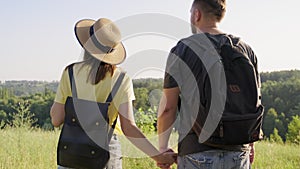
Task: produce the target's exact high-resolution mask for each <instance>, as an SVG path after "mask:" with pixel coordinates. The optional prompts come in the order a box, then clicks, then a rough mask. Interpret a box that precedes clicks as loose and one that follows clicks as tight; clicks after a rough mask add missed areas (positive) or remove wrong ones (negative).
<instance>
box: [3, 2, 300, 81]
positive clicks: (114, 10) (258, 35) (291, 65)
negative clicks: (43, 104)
mask: <svg viewBox="0 0 300 169" xmlns="http://www.w3.org/2000/svg"><path fill="white" fill-rule="evenodd" d="M191 4H192V0H189V1H187V0H151V1H144V0H127V1H124V0H97V1H96V0H43V1H37V0H9V1H0V8H1V9H0V19H1V27H0V37H1V40H0V49H1V50H0V57H1V62H0V72H1V73H0V81H2V82H3V81H6V80H45V81H53V80H59V79H60V75H61V73H62V70H63V69H64V68H65V66H67V65H68V64H70V63H73V62H75V61H79V60H80V59H81V58H82V49H81V47H80V45H79V43H78V42H77V40H76V38H75V35H74V25H75V23H76V22H77V21H78V20H80V19H95V20H96V19H98V18H103V17H105V18H109V19H111V20H112V21H114V22H116V24H117V25H118V26H119V27H120V30H121V33H122V35H124V37H123V39H122V40H123V43H124V45H125V47H126V49H127V59H126V60H125V62H124V63H123V64H121V65H120V66H121V67H123V68H124V69H125V70H126V71H128V72H129V73H130V75H131V76H132V78H141V77H148V76H154V77H163V69H164V66H165V60H166V57H167V54H168V52H169V50H170V49H171V48H172V47H173V46H175V45H176V43H177V41H178V40H180V39H181V38H184V37H187V36H189V35H191V33H190V28H189V17H190V7H191ZM299 6H300V1H297V0H285V1H282V0H272V1H271V0H264V1H261V0H251V1H246V0H228V2H227V13H226V15H225V18H224V20H223V21H222V22H221V23H220V28H221V29H222V30H223V31H224V32H227V33H230V34H233V35H236V36H239V37H241V38H242V39H243V40H244V41H246V42H247V43H248V44H249V45H250V46H251V47H252V48H253V50H254V51H255V53H256V55H257V57H258V61H259V70H260V71H261V72H266V71H279V70H292V69H300V61H298V59H297V57H299V55H300V54H299V52H298V49H299V47H298V44H299V39H300V33H299V30H300V22H299V18H298V16H299V15H298V13H297V11H298V10H299V9H298V7H299ZM141 18H143V19H141Z"/></svg>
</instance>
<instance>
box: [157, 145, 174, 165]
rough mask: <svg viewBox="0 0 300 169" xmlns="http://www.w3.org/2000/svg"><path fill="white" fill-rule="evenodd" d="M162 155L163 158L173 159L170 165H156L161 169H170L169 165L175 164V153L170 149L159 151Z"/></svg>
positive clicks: (159, 163) (158, 163)
mask: <svg viewBox="0 0 300 169" xmlns="http://www.w3.org/2000/svg"><path fill="white" fill-rule="evenodd" d="M161 152H162V155H164V156H170V157H172V159H173V162H172V163H161V162H158V161H157V163H156V165H157V166H158V167H159V168H161V169H171V165H172V164H173V163H174V162H175V163H177V153H175V152H174V151H173V150H172V149H167V150H161Z"/></svg>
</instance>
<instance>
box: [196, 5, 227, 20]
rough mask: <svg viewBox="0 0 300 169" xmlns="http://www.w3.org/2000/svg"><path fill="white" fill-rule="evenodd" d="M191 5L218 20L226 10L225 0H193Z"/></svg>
mask: <svg viewBox="0 0 300 169" xmlns="http://www.w3.org/2000/svg"><path fill="white" fill-rule="evenodd" d="M193 5H194V6H195V7H197V8H198V9H201V10H202V11H203V12H204V13H206V14H209V15H212V16H214V17H215V18H216V19H217V21H218V22H220V21H221V20H222V19H223V17H224V15H225V12H226V0H194V2H193Z"/></svg>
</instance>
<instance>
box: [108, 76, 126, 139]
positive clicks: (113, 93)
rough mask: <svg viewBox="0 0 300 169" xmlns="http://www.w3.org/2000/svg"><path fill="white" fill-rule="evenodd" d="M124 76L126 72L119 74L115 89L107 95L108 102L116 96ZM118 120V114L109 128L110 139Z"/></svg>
mask: <svg viewBox="0 0 300 169" xmlns="http://www.w3.org/2000/svg"><path fill="white" fill-rule="evenodd" d="M124 77H125V72H121V74H120V75H119V77H118V79H117V81H116V83H115V85H114V87H113V89H112V90H111V92H110V93H109V95H108V97H107V99H106V102H107V103H110V102H111V101H112V99H113V97H114V96H115V94H116V93H117V91H118V90H119V88H120V86H121V84H122V81H123V79H124ZM117 120H118V116H117V117H116V119H115V121H114V123H113V125H112V126H111V128H110V130H109V133H108V139H109V141H110V140H111V137H112V135H113V131H114V129H115V127H116V124H117Z"/></svg>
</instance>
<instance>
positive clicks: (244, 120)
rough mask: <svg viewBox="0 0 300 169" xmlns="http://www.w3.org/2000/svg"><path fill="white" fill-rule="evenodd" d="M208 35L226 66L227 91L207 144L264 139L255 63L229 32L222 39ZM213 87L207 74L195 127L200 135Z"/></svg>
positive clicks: (262, 110) (232, 143) (226, 143)
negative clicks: (216, 122)
mask: <svg viewBox="0 0 300 169" xmlns="http://www.w3.org/2000/svg"><path fill="white" fill-rule="evenodd" d="M206 36H207V37H208V39H209V40H210V42H212V45H213V46H214V47H215V49H216V50H217V52H218V54H219V55H220V61H221V64H219V65H223V68H224V73H225V77H226V82H225V83H224V84H226V86H225V87H226V89H225V90H227V91H226V92H224V93H226V100H225V103H224V111H223V112H218V113H219V114H220V113H221V114H220V118H219V119H218V120H219V123H218V124H217V125H216V126H217V127H216V128H215V130H212V131H214V132H213V133H212V134H211V133H210V135H209V136H208V139H206V141H205V142H204V144H208V145H240V144H246V143H251V142H255V141H258V140H260V139H262V122H263V112H264V107H263V105H262V104H261V96H260V84H259V80H260V79H259V75H258V72H257V70H256V68H255V66H254V65H253V64H252V62H251V60H250V59H249V57H248V54H247V53H246V52H244V51H243V50H242V49H241V47H240V46H239V45H238V44H234V43H233V37H231V36H230V35H223V36H222V37H221V40H220V39H216V37H214V36H213V35H209V34H206ZM216 65H217V64H216ZM213 68H214V66H212V69H213ZM216 70H218V69H216ZM209 71H210V70H207V72H209ZM215 73H216V72H215ZM217 73H219V72H217ZM217 85H218V84H217ZM211 86H212V85H211V84H210V80H209V76H208V74H207V78H206V80H205V85H204V87H203V91H202V92H200V93H201V94H203V95H204V96H203V97H204V98H205V101H204V103H203V102H202V104H201V106H200V110H199V114H198V117H197V119H196V122H195V124H194V126H193V131H194V132H195V133H196V134H197V135H198V136H199V135H201V132H203V130H204V131H205V129H203V126H204V124H205V121H206V120H207V118H208V115H207V114H208V112H209V109H210V106H213V105H212V103H211V99H212V89H211V88H212V87H211ZM221 87H222V86H220V88H221ZM220 100H221V99H220ZM202 134H205V132H204V133H202Z"/></svg>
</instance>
